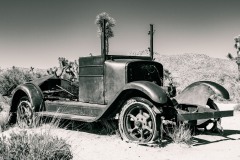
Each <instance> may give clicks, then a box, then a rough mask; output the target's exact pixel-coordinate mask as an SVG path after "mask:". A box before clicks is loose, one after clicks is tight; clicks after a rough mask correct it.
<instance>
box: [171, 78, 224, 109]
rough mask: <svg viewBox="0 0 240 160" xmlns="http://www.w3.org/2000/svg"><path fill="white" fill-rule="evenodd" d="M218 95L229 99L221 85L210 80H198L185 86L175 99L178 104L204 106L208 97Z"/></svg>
mask: <svg viewBox="0 0 240 160" xmlns="http://www.w3.org/2000/svg"><path fill="white" fill-rule="evenodd" d="M218 96H219V97H221V98H223V99H227V100H228V99H229V93H228V91H227V90H226V89H225V88H224V87H223V86H221V85H219V84H217V83H215V82H211V81H198V82H195V83H192V84H191V85H189V86H188V87H186V88H185V89H184V90H183V91H182V92H181V93H180V94H179V95H178V96H177V97H175V99H176V100H177V102H178V103H179V104H193V105H200V106H205V105H206V104H207V101H208V99H209V98H212V97H218Z"/></svg>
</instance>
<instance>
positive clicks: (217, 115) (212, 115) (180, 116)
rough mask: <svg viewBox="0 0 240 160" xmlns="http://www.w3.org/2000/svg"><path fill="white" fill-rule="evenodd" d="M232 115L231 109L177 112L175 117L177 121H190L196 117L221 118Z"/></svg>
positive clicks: (196, 118)
mask: <svg viewBox="0 0 240 160" xmlns="http://www.w3.org/2000/svg"><path fill="white" fill-rule="evenodd" d="M231 116H233V110H228V111H213V112H203V113H181V114H178V116H177V118H178V120H179V121H185V120H187V121H192V120H198V119H211V118H222V117H231Z"/></svg>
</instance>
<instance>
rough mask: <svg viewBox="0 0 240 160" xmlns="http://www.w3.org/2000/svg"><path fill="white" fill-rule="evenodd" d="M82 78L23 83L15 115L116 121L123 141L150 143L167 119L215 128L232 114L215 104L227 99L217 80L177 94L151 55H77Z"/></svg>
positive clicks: (16, 95)
mask: <svg viewBox="0 0 240 160" xmlns="http://www.w3.org/2000/svg"><path fill="white" fill-rule="evenodd" d="M103 35H104V34H103ZM103 39H104V36H103ZM151 50H152V47H151ZM78 76H79V81H78V82H77V83H76V82H72V81H69V80H65V79H62V78H60V77H56V76H55V75H49V76H46V77H43V78H40V79H37V80H34V81H32V82H29V83H25V84H22V85H19V86H18V87H17V88H16V89H15V90H14V92H13V97H12V104H11V112H12V115H13V117H15V119H16V121H18V120H21V121H24V122H26V123H27V124H31V123H32V120H31V119H32V117H33V115H34V113H38V114H40V115H42V116H53V117H59V118H63V119H70V120H76V121H83V122H95V121H101V120H103V119H104V120H105V119H118V122H119V124H118V125H119V131H120V134H121V136H122V138H123V139H124V140H127V141H133V142H135V141H137V142H138V141H141V142H151V141H154V140H155V139H156V138H158V137H159V135H160V133H161V132H162V126H163V125H166V124H165V123H166V122H173V123H175V124H178V123H179V122H195V123H194V124H195V126H196V127H203V128H206V127H207V126H208V125H209V124H213V125H212V127H211V129H214V128H216V125H217V123H219V122H220V118H222V117H227V116H232V115H233V111H231V110H229V111H219V109H218V107H217V106H216V104H215V103H214V102H213V100H212V98H213V97H214V96H220V97H222V98H224V99H229V93H228V91H227V90H226V89H225V88H224V87H222V86H221V85H219V84H217V83H214V82H210V81H200V82H195V83H193V84H191V85H190V86H188V87H186V89H185V90H183V91H182V93H180V94H179V95H176V88H175V87H174V86H172V85H170V86H163V79H164V70H163V66H162V64H161V63H158V62H155V61H154V60H153V54H150V56H145V57H144V56H123V55H106V53H105V52H104V47H103V52H102V55H100V56H89V57H82V58H79V75H78Z"/></svg>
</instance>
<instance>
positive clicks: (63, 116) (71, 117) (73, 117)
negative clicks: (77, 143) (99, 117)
mask: <svg viewBox="0 0 240 160" xmlns="http://www.w3.org/2000/svg"><path fill="white" fill-rule="evenodd" d="M36 114H37V115H38V116H40V117H43V116H46V117H52V118H59V119H68V120H74V121H82V122H94V121H95V120H96V117H90V116H79V115H73V114H65V113H58V112H46V111H43V112H36Z"/></svg>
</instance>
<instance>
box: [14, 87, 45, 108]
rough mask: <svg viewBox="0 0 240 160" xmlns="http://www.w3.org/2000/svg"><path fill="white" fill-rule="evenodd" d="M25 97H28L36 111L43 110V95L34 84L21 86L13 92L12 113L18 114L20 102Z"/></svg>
mask: <svg viewBox="0 0 240 160" xmlns="http://www.w3.org/2000/svg"><path fill="white" fill-rule="evenodd" d="M23 96H28V98H29V100H30V102H31V104H32V105H33V106H34V109H35V111H39V110H40V109H41V107H42V105H43V93H42V91H41V89H40V88H39V87H38V86H37V85H35V84H33V83H25V84H22V85H19V86H18V87H17V88H16V89H14V91H13V97H12V101H11V112H16V110H17V105H18V102H19V100H20V98H21V97H23Z"/></svg>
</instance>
